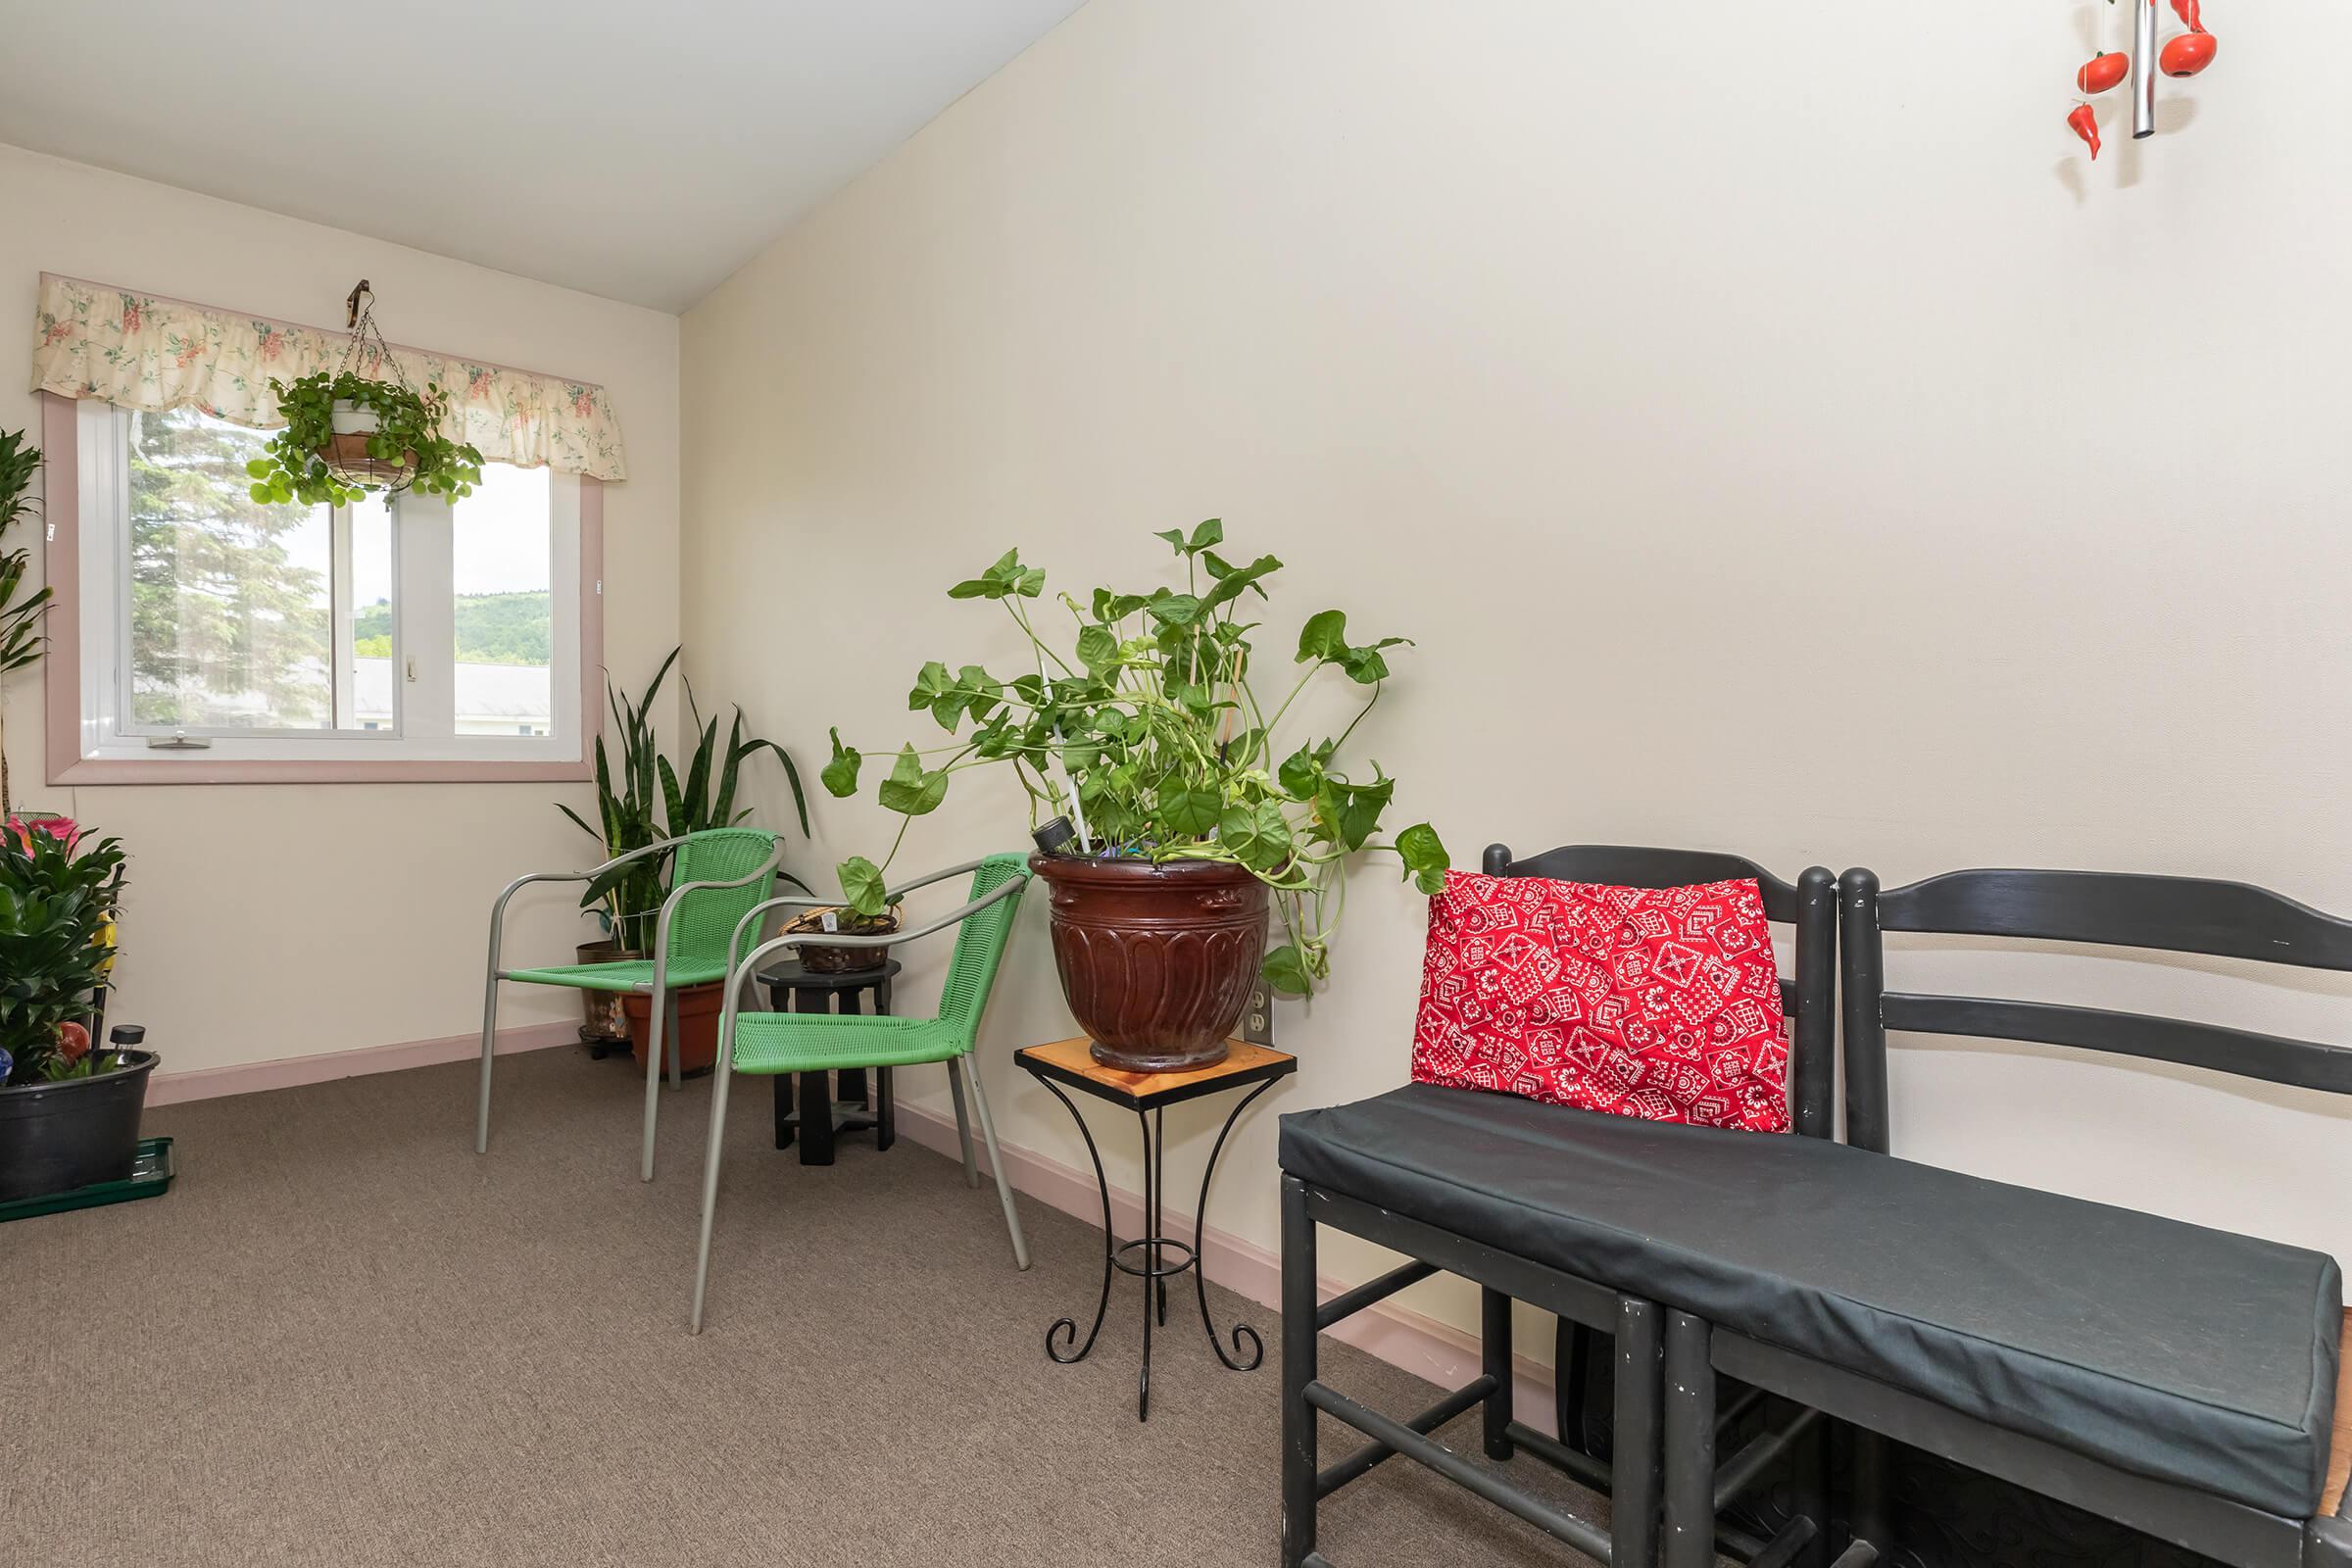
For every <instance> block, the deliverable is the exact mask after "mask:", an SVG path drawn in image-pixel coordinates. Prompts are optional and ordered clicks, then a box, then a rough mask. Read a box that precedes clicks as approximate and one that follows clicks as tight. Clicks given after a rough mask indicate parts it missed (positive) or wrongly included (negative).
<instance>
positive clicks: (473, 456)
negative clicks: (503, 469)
mask: <svg viewBox="0 0 2352 1568" xmlns="http://www.w3.org/2000/svg"><path fill="white" fill-rule="evenodd" d="M270 390H271V391H273V392H275V393H276V394H277V409H278V413H280V414H281V415H283V416H284V417H285V420H286V427H285V428H284V429H282V430H280V431H278V432H277V433H276V434H274V435H272V436H271V437H270V445H269V446H268V448H267V449H266V450H265V453H264V455H263V456H261V457H258V458H256V459H254V460H253V461H252V462H251V463H248V464H247V465H246V466H245V471H246V472H247V473H248V474H249V475H251V477H252V479H253V485H252V487H251V488H252V495H253V499H254V500H255V501H256V502H258V503H260V504H262V505H264V506H269V505H270V504H272V503H274V504H277V505H284V504H285V503H287V502H293V501H299V502H301V503H302V504H303V505H304V506H314V507H315V506H330V507H342V506H349V505H351V504H352V503H353V502H355V501H357V500H359V499H360V498H361V497H362V496H364V495H367V494H368V493H369V492H371V491H398V490H421V491H424V492H425V493H426V494H428V495H437V496H446V497H447V498H449V499H450V500H452V501H458V500H463V499H464V498H465V497H466V496H469V495H471V494H472V493H473V487H474V486H475V485H477V484H479V483H481V482H482V455H481V453H480V452H479V451H477V450H476V449H475V448H473V447H471V446H469V445H466V443H464V442H460V441H453V440H451V439H450V438H449V437H448V436H447V435H445V434H443V433H442V421H443V419H444V418H446V417H447V416H448V413H449V396H448V394H447V393H445V392H443V391H442V390H441V387H440V385H439V383H437V382H429V381H428V382H427V383H425V388H424V390H423V391H422V392H417V391H416V390H414V389H412V388H411V387H410V386H409V385H408V384H407V383H406V382H403V381H400V380H397V379H396V380H390V381H379V380H371V379H369V378H368V377H367V376H364V375H360V374H358V373H356V372H354V371H352V370H341V371H335V372H329V371H326V370H319V371H318V372H316V373H314V374H311V375H306V376H304V377H302V378H301V379H300V380H298V381H293V382H286V381H280V380H277V379H275V378H274V377H273V378H271V380H270Z"/></svg>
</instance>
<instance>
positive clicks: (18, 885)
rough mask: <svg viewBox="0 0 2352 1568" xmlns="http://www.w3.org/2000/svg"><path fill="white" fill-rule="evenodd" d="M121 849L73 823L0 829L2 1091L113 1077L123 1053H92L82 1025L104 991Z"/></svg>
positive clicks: (12, 824)
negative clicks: (4, 1084) (19, 1086)
mask: <svg viewBox="0 0 2352 1568" xmlns="http://www.w3.org/2000/svg"><path fill="white" fill-rule="evenodd" d="M122 901H123V846H122V844H121V842H120V841H118V840H115V839H111V838H107V839H97V840H91V839H89V838H88V837H87V836H86V835H84V834H83V833H82V831H81V828H80V826H79V824H77V823H75V822H74V821H73V820H72V819H71V818H68V817H62V816H49V817H39V816H36V817H15V816H12V817H10V818H8V819H7V821H6V823H5V824H0V1054H5V1055H6V1056H7V1057H8V1058H9V1061H10V1066H9V1068H8V1076H7V1079H6V1082H7V1083H9V1084H42V1083H53V1082H55V1081H57V1080H58V1079H61V1078H86V1077H90V1076H92V1075H94V1074H98V1073H107V1072H113V1071H114V1070H115V1069H116V1068H118V1067H120V1066H121V1065H122V1056H121V1054H120V1053H117V1052H111V1051H96V1050H92V1049H91V1042H90V1030H89V1023H88V1021H87V1020H88V1019H89V1018H90V1017H91V1016H92V1015H93V1014H94V1013H95V1012H96V1011H97V1003H98V1000H99V998H100V997H101V996H102V995H103V993H104V992H105V991H106V989H107V986H108V985H109V983H110V981H109V969H110V966H111V965H112V963H113V961H114V956H115V946H114V917H115V910H116V908H117V907H119V906H120V905H121V903H122Z"/></svg>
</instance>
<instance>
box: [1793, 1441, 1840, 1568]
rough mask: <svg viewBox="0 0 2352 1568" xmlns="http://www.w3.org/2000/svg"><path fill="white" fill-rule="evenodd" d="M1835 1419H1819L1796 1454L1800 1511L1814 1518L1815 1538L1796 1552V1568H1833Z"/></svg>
mask: <svg viewBox="0 0 2352 1568" xmlns="http://www.w3.org/2000/svg"><path fill="white" fill-rule="evenodd" d="M1835 1425H1836V1423H1835V1422H1831V1421H1816V1422H1815V1423H1814V1424H1813V1430H1812V1431H1811V1432H1810V1433H1808V1434H1807V1435H1806V1436H1805V1438H1804V1439H1803V1440H1802V1441H1801V1442H1800V1443H1798V1445H1797V1447H1796V1454H1795V1469H1794V1482H1795V1500H1796V1511H1797V1512H1798V1513H1800V1514H1803V1515H1804V1516H1805V1517H1806V1518H1808V1519H1810V1520H1812V1521H1813V1523H1814V1525H1815V1526H1816V1528H1815V1530H1814V1532H1813V1539H1812V1540H1811V1541H1810V1542H1808V1543H1806V1544H1805V1548H1804V1550H1802V1551H1800V1552H1798V1553H1797V1555H1796V1568H1829V1562H1830V1432H1831V1430H1832V1428H1833V1427H1834V1426H1835Z"/></svg>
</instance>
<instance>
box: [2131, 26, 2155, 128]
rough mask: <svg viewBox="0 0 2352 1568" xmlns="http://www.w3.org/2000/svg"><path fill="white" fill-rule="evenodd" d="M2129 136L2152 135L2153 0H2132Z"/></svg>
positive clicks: (2153, 114)
mask: <svg viewBox="0 0 2352 1568" xmlns="http://www.w3.org/2000/svg"><path fill="white" fill-rule="evenodd" d="M2131 6H2132V11H2133V13H2134V15H2133V18H2132V21H2133V23H2134V24H2135V29H2134V34H2133V39H2134V41H2133V44H2132V48H2131V135H2132V137H2133V138H2134V139H2137V138H2138V137H2141V136H2153V135H2155V134H2156V0H2131Z"/></svg>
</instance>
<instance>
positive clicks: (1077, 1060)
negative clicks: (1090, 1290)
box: [1012, 1039, 1299, 1421]
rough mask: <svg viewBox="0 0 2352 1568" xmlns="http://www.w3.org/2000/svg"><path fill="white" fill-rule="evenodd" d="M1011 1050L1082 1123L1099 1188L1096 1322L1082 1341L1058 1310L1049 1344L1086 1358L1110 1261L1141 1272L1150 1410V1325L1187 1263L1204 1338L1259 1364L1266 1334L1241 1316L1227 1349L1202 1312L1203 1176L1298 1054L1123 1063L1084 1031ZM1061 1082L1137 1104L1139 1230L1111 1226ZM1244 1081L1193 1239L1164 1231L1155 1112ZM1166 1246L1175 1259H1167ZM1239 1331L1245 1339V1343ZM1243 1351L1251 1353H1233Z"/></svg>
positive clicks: (1211, 1155) (1240, 1044) (1236, 1365)
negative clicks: (1140, 1068) (1108, 1062)
mask: <svg viewBox="0 0 2352 1568" xmlns="http://www.w3.org/2000/svg"><path fill="white" fill-rule="evenodd" d="M1012 1059H1013V1060H1014V1061H1016V1062H1018V1063H1019V1064H1020V1066H1021V1068H1022V1070H1023V1071H1025V1072H1027V1073H1028V1074H1029V1075H1030V1076H1031V1077H1033V1078H1035V1079H1036V1080H1037V1081H1038V1082H1039V1083H1041V1084H1044V1085H1045V1086H1046V1088H1047V1089H1048V1090H1049V1091H1050V1092H1051V1093H1052V1094H1053V1096H1054V1099H1055V1100H1058V1101H1060V1102H1061V1103H1062V1107H1063V1108H1064V1109H1066V1110H1067V1111H1068V1112H1069V1113H1070V1119H1071V1120H1073V1121H1075V1122H1076V1123H1077V1124H1078V1136H1079V1137H1081V1138H1083V1139H1085V1140H1086V1157H1087V1158H1089V1159H1091V1160H1093V1161H1094V1164H1095V1185H1096V1186H1097V1187H1099V1188H1101V1189H1102V1192H1103V1294H1102V1297H1101V1298H1100V1299H1098V1300H1097V1301H1096V1302H1095V1322H1094V1326H1093V1327H1092V1328H1090V1329H1088V1330H1087V1331H1086V1340H1085V1343H1083V1344H1081V1343H1079V1339H1078V1320H1077V1319H1076V1318H1068V1317H1064V1318H1056V1319H1055V1320H1054V1326H1053V1327H1052V1328H1049V1329H1048V1330H1046V1354H1047V1355H1049V1356H1051V1357H1052V1358H1053V1359H1054V1360H1056V1361H1059V1362H1060V1363H1062V1364H1063V1365H1064V1366H1067V1365H1069V1364H1070V1363H1072V1362H1074V1361H1083V1360H1085V1359H1086V1357H1087V1355H1088V1353H1089V1352H1090V1351H1092V1350H1093V1349H1094V1348H1095V1337H1096V1336H1097V1335H1099V1334H1101V1333H1102V1332H1103V1313H1104V1311H1106V1310H1107V1309H1108V1308H1109V1306H1110V1276H1111V1271H1112V1270H1113V1269H1116V1270H1118V1271H1119V1272H1120V1273H1122V1274H1132V1275H1134V1276H1136V1277H1138V1278H1140V1279H1141V1280H1142V1281H1143V1282H1144V1360H1143V1369H1142V1371H1141V1372H1139V1373H1138V1374H1137V1377H1136V1391H1135V1418H1136V1419H1137V1420H1138V1421H1149V1420H1151V1419H1152V1324H1153V1322H1154V1321H1155V1320H1156V1321H1157V1323H1158V1324H1159V1325H1160V1326H1161V1327H1162V1328H1164V1327H1166V1326H1167V1321H1168V1281H1169V1280H1170V1279H1172V1278H1174V1277H1175V1276H1176V1275H1179V1274H1182V1273H1184V1272H1185V1271H1186V1270H1188V1269H1189V1270H1191V1271H1192V1275H1193V1286H1194V1290H1195V1293H1196V1294H1197V1295H1198V1296H1199V1297H1200V1299H1201V1328H1202V1329H1204V1330H1206V1331H1207V1333H1208V1348H1210V1349H1212V1350H1214V1351H1216V1352H1217V1359H1218V1360H1220V1361H1222V1362H1224V1363H1225V1365H1226V1366H1227V1367H1228V1368H1230V1369H1231V1370H1233V1371H1236V1372H1251V1371H1255V1370H1256V1368H1257V1365H1258V1363H1259V1362H1261V1361H1263V1360H1264V1359H1265V1358H1266V1348H1265V1342H1264V1341H1262V1340H1260V1339H1259V1338H1258V1337H1257V1330H1255V1329H1253V1328H1251V1327H1250V1325H1248V1324H1247V1323H1237V1324H1235V1325H1234V1326H1233V1351H1234V1353H1233V1354H1232V1355H1228V1354H1226V1353H1225V1347H1224V1345H1223V1344H1222V1343H1221V1342H1220V1341H1219V1340H1218V1339H1217V1326H1216V1324H1215V1323H1214V1322H1213V1321H1211V1320H1210V1318H1209V1315H1208V1280H1207V1278H1206V1276H1205V1275H1204V1274H1203V1273H1202V1272H1201V1251H1200V1245H1199V1244H1200V1241H1201V1227H1202V1226H1203V1225H1204V1224H1205V1223H1206V1221H1207V1218H1208V1184H1209V1183H1210V1182H1211V1181H1213V1180H1214V1179H1215V1178H1216V1174H1217V1156H1218V1155H1219V1154H1221V1153H1223V1152H1225V1138H1226V1135H1227V1134H1228V1133H1231V1132H1232V1131H1233V1124H1234V1123H1235V1122H1237V1121H1239V1120H1241V1117H1242V1112H1243V1111H1245V1110H1248V1109H1249V1108H1250V1102H1252V1101H1254V1100H1255V1099H1257V1097H1258V1096H1260V1095H1262V1094H1264V1093H1265V1092H1266V1091H1267V1090H1269V1089H1271V1088H1273V1087H1274V1082H1275V1080H1276V1079H1278V1078H1286V1077H1288V1076H1290V1075H1291V1074H1292V1073H1294V1072H1297V1071H1298V1070H1299V1058H1298V1057H1296V1056H1290V1055H1285V1054H1283V1053H1281V1052H1279V1051H1269V1050H1267V1049H1266V1048H1265V1047H1264V1046H1253V1045H1250V1044H1248V1043H1247V1042H1245V1041H1240V1040H1237V1041H1235V1042H1234V1043H1233V1050H1232V1052H1231V1053H1230V1054H1228V1055H1227V1056H1226V1058H1225V1059H1224V1060H1223V1061H1220V1062H1218V1063H1217V1064H1216V1065H1215V1066H1213V1067H1199V1068H1195V1069H1194V1070H1192V1071H1190V1072H1153V1073H1145V1072H1121V1071H1119V1070H1118V1069H1117V1068H1115V1067H1105V1066H1103V1064H1102V1063H1101V1062H1099V1061H1097V1060H1095V1058H1094V1055H1093V1052H1092V1042H1090V1041H1087V1040H1083V1039H1081V1040H1063V1041H1058V1042H1056V1043H1054V1045H1050V1046H1031V1047H1029V1048H1028V1049H1027V1050H1025V1051H1018V1052H1015V1053H1013V1057H1012ZM1065 1084H1066V1085H1068V1086H1069V1087H1070V1088H1072V1089H1076V1090H1080V1091H1083V1092H1084V1093H1086V1094H1090V1095H1093V1096H1094V1097H1095V1098H1097V1099H1098V1100H1106V1101H1108V1102H1110V1103H1112V1104H1114V1105H1120V1106H1123V1107H1125V1108H1126V1109H1129V1110H1132V1111H1134V1112H1135V1120H1136V1124H1137V1125H1138V1126H1139V1127H1141V1128H1142V1129H1143V1134H1144V1230H1145V1234H1144V1235H1142V1236H1140V1237H1138V1238H1137V1239H1136V1240H1134V1241H1132V1242H1121V1241H1118V1240H1117V1239H1116V1238H1115V1237H1114V1236H1113V1235H1112V1234H1111V1229H1110V1182H1109V1180H1108V1179H1107V1178H1105V1177H1104V1176H1103V1155H1102V1153H1101V1152H1099V1151H1098V1150H1097V1149H1096V1148H1095V1135H1094V1134H1093V1133H1091V1132H1089V1131H1088V1130H1087V1126H1086V1118H1085V1117H1084V1116H1081V1115H1079V1114H1078V1107H1077V1106H1076V1105H1075V1104H1072V1103H1070V1097H1069V1096H1067V1095H1065V1094H1063V1093H1062V1092H1061V1090H1062V1086H1063V1085H1065ZM1251 1086H1254V1087H1251ZM1243 1088H1248V1089H1249V1090H1250V1093H1249V1094H1247V1095H1245V1096H1243V1097H1242V1102H1241V1103H1240V1104H1238V1105H1235V1106H1234V1107H1233V1112H1232V1114H1231V1115H1229V1116H1227V1117H1226V1118H1225V1125H1224V1126H1223V1127H1222V1128H1220V1129H1218V1132H1217V1141H1216V1143H1215V1144H1213V1145H1211V1146H1210V1148H1209V1151H1208V1164H1207V1166H1206V1167H1205V1168H1204V1169H1203V1170H1202V1171H1201V1201H1200V1202H1199V1203H1198V1204H1196V1205H1195V1207H1194V1209H1193V1240H1192V1243H1191V1244H1187V1243H1184V1242H1180V1241H1177V1240H1176V1239H1175V1238H1173V1237H1171V1236H1169V1235H1168V1234H1167V1225H1166V1222H1165V1220H1164V1218H1163V1210H1164V1208H1165V1200H1166V1197H1167V1181H1166V1174H1165V1171H1164V1169H1163V1167H1162V1163H1161V1161H1162V1156H1163V1155H1164V1154H1165V1153H1166V1152H1167V1151H1166V1141H1165V1139H1164V1137H1163V1134H1162V1129H1161V1126H1160V1120H1161V1115H1162V1113H1163V1111H1164V1110H1165V1108H1166V1107H1167V1106H1169V1105H1173V1104H1176V1103H1179V1102H1182V1101H1187V1100H1198V1099H1200V1098H1201V1096H1203V1095H1214V1094H1220V1093H1222V1092H1224V1091H1225V1090H1228V1089H1243ZM1131 1254H1133V1255H1140V1257H1141V1258H1142V1261H1141V1262H1136V1261H1132V1260H1131ZM1171 1256H1173V1258H1174V1261H1170V1258H1171ZM1057 1338H1058V1339H1059V1340H1060V1341H1061V1343H1060V1344H1058V1345H1056V1344H1055V1343H1054V1341H1055V1340H1056V1339H1057ZM1244 1340H1247V1341H1248V1342H1249V1348H1248V1349H1247V1350H1246V1351H1245V1350H1244V1349H1243V1343H1242V1342H1243V1341H1244ZM1244 1355H1246V1356H1247V1357H1248V1359H1246V1360H1241V1359H1236V1357H1237V1356H1244Z"/></svg>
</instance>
